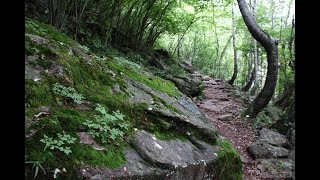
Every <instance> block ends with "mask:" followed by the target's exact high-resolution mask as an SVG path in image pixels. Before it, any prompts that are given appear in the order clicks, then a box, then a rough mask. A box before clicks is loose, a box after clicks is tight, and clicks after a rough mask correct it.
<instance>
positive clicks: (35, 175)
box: [33, 166, 39, 178]
mask: <svg viewBox="0 0 320 180" xmlns="http://www.w3.org/2000/svg"><path fill="white" fill-rule="evenodd" d="M38 172H39V166H36V170H35V173H34V177H33V178H36V177H37V175H38Z"/></svg>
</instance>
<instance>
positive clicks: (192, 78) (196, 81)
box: [165, 74, 203, 97]
mask: <svg viewBox="0 0 320 180" xmlns="http://www.w3.org/2000/svg"><path fill="white" fill-rule="evenodd" d="M165 78H166V79H168V80H170V81H172V82H173V83H174V84H175V85H176V86H177V88H178V89H179V90H180V91H181V92H183V93H184V94H186V95H188V96H189V97H196V96H199V95H201V93H202V90H203V84H202V81H201V79H200V78H199V77H196V75H194V74H186V75H185V76H172V75H167V76H165Z"/></svg>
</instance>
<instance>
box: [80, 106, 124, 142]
mask: <svg viewBox="0 0 320 180" xmlns="http://www.w3.org/2000/svg"><path fill="white" fill-rule="evenodd" d="M96 106H97V107H96V109H95V110H96V111H98V112H99V113H100V114H98V115H94V117H95V120H94V121H91V120H86V121H85V122H84V123H83V125H85V126H87V127H88V132H89V134H90V135H91V136H92V137H94V138H98V139H99V140H100V141H101V143H107V142H108V141H110V140H113V141H114V140H116V139H121V138H123V136H124V134H125V132H126V131H128V130H129V124H128V123H127V122H125V121H124V115H123V114H121V113H120V111H119V110H117V111H115V112H113V113H112V114H109V113H108V112H107V110H106V108H105V107H103V106H101V105H100V104H97V105H96Z"/></svg>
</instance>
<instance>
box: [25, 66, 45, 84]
mask: <svg viewBox="0 0 320 180" xmlns="http://www.w3.org/2000/svg"><path fill="white" fill-rule="evenodd" d="M24 72H25V75H24V78H25V79H32V80H33V81H39V80H40V79H41V76H40V73H41V71H40V70H38V69H36V68H34V67H33V66H31V65H29V64H26V65H25V68H24Z"/></svg>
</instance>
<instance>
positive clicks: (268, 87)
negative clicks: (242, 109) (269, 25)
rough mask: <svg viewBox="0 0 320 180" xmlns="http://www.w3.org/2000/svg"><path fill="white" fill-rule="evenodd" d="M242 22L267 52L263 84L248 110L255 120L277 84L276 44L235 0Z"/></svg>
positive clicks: (240, 0)
mask: <svg viewBox="0 0 320 180" xmlns="http://www.w3.org/2000/svg"><path fill="white" fill-rule="evenodd" d="M237 1H238V5H239V9H240V12H241V14H242V17H243V20H244V22H245V24H246V26H247V28H248V30H249V31H250V33H251V35H252V36H253V37H254V38H255V39H256V40H257V41H258V42H259V43H260V44H261V45H262V46H263V47H264V49H265V51H266V52H267V62H268V70H267V77H266V81H265V84H264V86H263V88H262V90H261V92H260V93H259V94H258V95H257V96H256V98H255V99H254V100H253V102H252V104H251V105H250V106H249V108H248V114H249V117H250V118H255V117H257V115H258V114H259V113H260V112H261V111H262V110H263V108H264V107H266V106H267V105H268V103H269V101H270V100H271V98H272V96H273V94H274V90H275V87H276V84H277V76H278V42H277V41H276V40H275V39H274V38H272V37H271V36H269V35H268V34H267V33H266V32H264V31H263V30H262V29H261V28H260V27H259V26H258V25H257V23H256V21H255V20H254V18H253V16H252V15H251V14H250V12H249V10H248V6H247V4H246V1H245V0H237Z"/></svg>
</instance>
